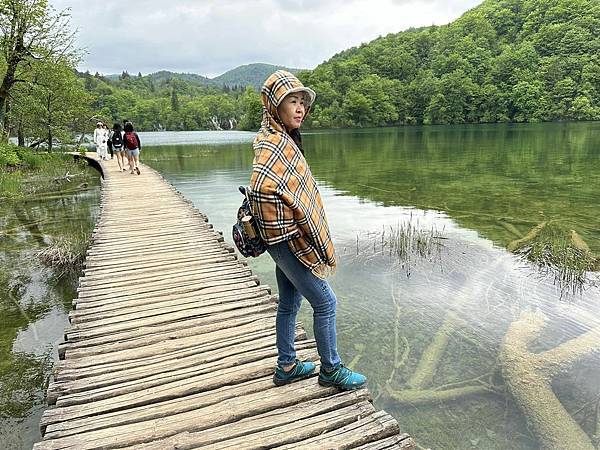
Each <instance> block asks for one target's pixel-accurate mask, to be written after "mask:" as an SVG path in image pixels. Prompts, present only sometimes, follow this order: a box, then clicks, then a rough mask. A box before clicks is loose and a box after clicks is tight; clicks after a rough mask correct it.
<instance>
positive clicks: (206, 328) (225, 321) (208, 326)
mask: <svg viewBox="0 0 600 450" xmlns="http://www.w3.org/2000/svg"><path fill="white" fill-rule="evenodd" d="M276 308H277V307H276V305H275V304H273V303H269V304H265V305H258V306H255V307H251V308H245V309H244V310H242V311H244V313H245V314H244V315H240V310H231V311H226V312H224V313H222V314H214V315H212V316H209V317H201V318H197V319H194V318H185V319H184V320H177V321H174V322H171V323H163V324H159V325H158V326H147V327H138V328H136V329H134V330H129V331H125V332H120V333H114V334H111V335H105V336H100V337H97V338H90V339H85V340H79V341H74V342H73V341H69V342H64V343H62V344H59V346H58V350H59V354H60V355H61V359H64V356H65V353H66V352H68V351H69V350H72V349H81V348H87V349H88V350H89V351H90V353H93V352H97V353H103V350H102V348H103V344H107V343H111V344H112V345H114V346H116V348H117V349H125V348H135V347H137V346H138V345H141V344H152V343H154V342H161V341H163V340H166V339H172V338H177V337H183V336H191V335H193V334H203V333H209V332H212V331H217V330H222V329H225V328H234V327H237V326H241V325H245V324H248V323H251V322H254V321H255V320H259V319H262V318H264V317H273V320H275V314H274V313H275V310H276ZM57 364H60V362H58V363H57Z"/></svg>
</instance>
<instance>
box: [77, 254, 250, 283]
mask: <svg viewBox="0 0 600 450" xmlns="http://www.w3.org/2000/svg"><path fill="white" fill-rule="evenodd" d="M240 264H242V265H243V264H245V261H238V260H237V259H236V258H235V257H232V258H230V259H229V261H218V262H214V263H212V264H206V263H205V262H198V261H197V260H195V261H184V262H174V261H171V262H170V263H169V265H168V267H165V266H160V265H159V266H153V267H150V268H147V269H140V268H138V269H132V270H130V271H125V270H123V271H121V270H119V271H117V272H115V271H105V273H99V272H98V271H90V273H89V274H87V275H84V276H83V277H81V279H82V280H83V281H84V282H85V286H88V285H90V284H95V283H111V282H113V281H114V282H119V281H123V280H131V282H132V283H133V282H135V281H137V280H138V279H144V278H148V277H152V276H154V275H160V274H162V273H171V272H172V271H177V270H199V271H203V270H215V269H216V270H219V269H221V268H227V267H236V266H238V265H240ZM133 274H135V277H132V276H131V275H133ZM82 286H83V285H82Z"/></svg>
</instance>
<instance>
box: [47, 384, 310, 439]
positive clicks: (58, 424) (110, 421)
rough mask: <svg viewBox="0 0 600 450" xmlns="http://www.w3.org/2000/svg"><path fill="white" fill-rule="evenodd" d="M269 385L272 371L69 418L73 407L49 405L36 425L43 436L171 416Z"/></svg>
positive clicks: (73, 432)
mask: <svg viewBox="0 0 600 450" xmlns="http://www.w3.org/2000/svg"><path fill="white" fill-rule="evenodd" d="M308 381H309V380H305V381H299V382H298V383H303V382H308ZM310 382H311V383H314V381H313V380H310ZM270 389H278V388H277V387H276V386H275V385H274V384H273V374H272V373H271V374H269V375H268V376H266V377H262V378H258V379H255V380H250V381H246V382H243V383H240V384H238V385H233V386H229V385H225V386H222V387H220V388H217V389H215V390H212V391H209V392H200V393H198V394H192V395H188V396H183V397H178V398H174V399H172V400H166V401H163V402H157V403H151V404H148V405H142V406H137V407H134V408H129V409H124V410H119V411H114V412H110V413H104V414H99V415H93V416H89V417H81V418H69V416H68V415H67V414H66V413H67V410H69V409H70V408H74V407H68V408H50V409H46V410H45V411H44V413H43V415H42V419H41V421H40V427H41V429H42V432H43V433H45V434H44V436H48V437H51V438H56V437H64V436H69V435H72V434H77V433H82V432H87V431H93V430H100V429H103V428H111V427H113V426H118V425H127V424H133V423H139V422H144V421H148V420H151V419H160V418H162V417H167V416H172V415H175V414H179V413H182V412H186V411H191V410H193V409H201V408H204V407H206V406H208V405H213V404H215V403H219V402H222V401H223V400H226V399H229V398H236V397H240V396H242V395H248V394H252V393H254V392H262V393H263V394H264V395H267V396H268V395H271V394H270V393H269V392H268V391H269V390H270Z"/></svg>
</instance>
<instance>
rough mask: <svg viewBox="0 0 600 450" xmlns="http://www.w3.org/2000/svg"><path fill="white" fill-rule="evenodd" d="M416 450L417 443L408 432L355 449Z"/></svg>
mask: <svg viewBox="0 0 600 450" xmlns="http://www.w3.org/2000/svg"><path fill="white" fill-rule="evenodd" d="M392 449H394V450H416V449H417V445H416V443H415V441H413V439H412V438H411V437H410V435H409V434H408V433H401V434H397V435H394V436H390V437H387V438H383V439H380V440H378V441H374V442H369V443H368V444H364V445H361V446H360V447H356V449H355V450H392Z"/></svg>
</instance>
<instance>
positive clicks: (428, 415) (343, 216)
mask: <svg viewBox="0 0 600 450" xmlns="http://www.w3.org/2000/svg"><path fill="white" fill-rule="evenodd" d="M214 135H215V134H214V133H213V134H212V135H211V133H204V134H202V133H198V134H196V144H189V143H185V142H186V141H189V140H191V139H193V138H192V137H190V136H189V135H186V134H176V135H171V136H170V133H166V134H164V133H163V135H158V134H153V135H146V136H143V135H142V139H145V142H146V143H147V144H146V147H145V149H144V153H143V160H144V162H145V163H147V164H149V165H151V166H152V167H153V168H155V169H157V170H158V171H160V172H161V173H162V174H163V175H164V176H165V177H166V179H167V180H168V181H170V182H171V183H172V184H174V185H175V186H176V187H177V189H179V190H180V191H181V192H182V193H183V194H184V195H185V196H186V197H187V198H190V199H191V200H192V201H193V202H194V204H195V205H196V206H197V207H198V208H199V209H200V210H201V211H203V212H205V213H206V214H207V215H208V217H209V220H210V221H211V222H212V223H213V224H214V225H215V228H216V229H219V230H222V231H223V232H224V235H225V238H226V239H227V240H229V242H231V237H230V229H231V225H232V220H233V218H234V216H235V212H236V210H237V207H238V206H239V203H240V202H241V195H240V194H239V193H238V191H237V186H239V185H242V184H247V183H248V180H249V175H250V170H251V165H252V158H253V153H252V149H251V145H250V142H251V140H252V138H253V136H254V135H253V134H252V133H222V134H220V135H219V139H220V140H221V141H222V142H221V143H219V144H217V145H216V144H214V143H212V142H210V141H211V140H212V137H211V136H214ZM303 137H304V146H305V150H306V157H307V160H308V162H309V164H310V165H311V168H312V170H313V173H314V175H315V177H316V178H317V180H318V182H319V185H320V189H321V192H322V195H323V200H324V203H325V208H326V210H327V214H328V217H329V222H330V226H331V229H332V233H333V236H334V240H335V244H336V249H337V252H338V256H339V269H338V271H337V273H336V275H335V276H334V277H333V278H332V279H331V283H332V285H333V288H334V290H335V292H336V294H337V296H338V301H339V306H338V339H339V342H338V346H339V351H340V353H341V355H342V357H343V359H344V360H345V362H346V363H348V364H351V365H352V367H354V368H355V369H357V370H359V371H362V372H364V373H365V374H366V375H367V376H368V377H369V388H370V389H371V391H372V393H373V396H374V398H375V405H376V406H377V407H378V408H383V409H385V410H386V411H388V412H390V413H391V414H392V415H394V416H395V417H396V418H397V419H398V421H399V423H400V426H401V428H402V430H403V431H406V432H409V433H411V434H412V435H414V436H415V437H416V438H417V439H418V441H419V443H420V444H421V445H423V446H425V447H431V448H434V449H470V448H477V449H508V448H511V449H535V448H539V447H540V443H539V441H538V440H537V439H536V437H535V436H534V435H533V434H532V433H531V432H530V430H529V428H528V426H527V422H526V419H525V417H524V416H523V414H522V413H521V411H520V409H519V408H518V407H517V406H516V405H515V403H514V401H513V400H512V398H511V395H510V394H509V393H507V392H506V390H505V382H504V380H503V377H502V367H501V365H500V364H499V362H498V353H499V349H500V346H501V342H502V339H503V337H504V335H505V334H506V332H507V330H508V328H509V326H510V324H511V323H512V322H513V321H515V320H517V319H518V317H519V314H520V312H521V311H523V310H528V309H539V310H541V311H543V312H544V314H546V316H547V317H548V322H547V325H546V327H545V328H544V329H543V330H542V332H541V333H540V335H539V337H538V338H537V339H536V340H535V342H534V345H533V347H534V348H532V351H540V350H544V349H549V348H552V347H555V346H556V345H558V344H560V343H562V342H566V341H568V340H570V339H572V338H575V337H576V336H578V335H580V334H582V333H583V332H585V331H586V330H589V329H590V328H592V327H598V326H599V325H600V314H599V312H600V292H599V290H598V287H595V286H593V285H589V286H588V287H587V289H586V290H584V292H583V293H582V294H576V295H563V296H562V298H561V295H560V292H559V289H557V287H556V286H555V285H554V280H553V278H552V277H550V276H543V275H540V274H539V272H538V271H537V270H536V269H535V268H534V267H533V266H532V265H531V264H529V263H526V262H523V261H521V260H520V259H518V258H517V257H515V256H514V255H512V254H511V253H509V252H507V251H506V250H505V247H506V245H507V244H508V243H509V242H510V241H512V240H514V239H517V238H518V237H521V236H522V235H524V234H525V233H527V231H528V230H529V229H531V228H532V227H534V226H535V225H537V224H538V223H540V222H542V221H544V220H550V219H552V220H558V221H560V222H561V223H562V224H563V225H565V226H567V227H569V228H572V229H574V230H576V231H577V232H578V233H579V234H580V235H581V236H582V238H583V239H584V240H585V241H586V242H587V243H588V245H589V246H590V247H591V249H592V251H594V252H596V254H599V253H600V202H599V201H598V194H599V193H600V124H599V123H575V124H539V125H538V124H534V125H479V126H451V127H414V128H413V127H410V128H399V129H392V128H387V129H367V130H343V131H322V132H313V133H311V132H307V133H305V134H304V136H303ZM173 139H180V140H181V141H182V142H183V143H181V144H178V145H167V146H160V147H151V144H152V142H157V143H165V142H169V141H172V140H173ZM203 140H207V141H208V142H206V143H202V141H203ZM406 223H411V224H412V226H414V227H416V228H418V229H422V230H424V231H428V230H432V229H434V230H437V232H438V233H441V234H442V235H443V237H444V239H443V240H442V241H441V242H442V247H441V249H440V250H439V251H438V252H435V254H434V255H433V256H432V257H429V258H420V257H416V256H413V257H411V258H410V261H408V262H405V263H404V266H402V264H401V263H400V262H398V261H394V260H392V259H391V258H390V257H389V254H388V253H387V252H385V251H384V252H383V254H382V252H381V249H380V246H381V244H380V236H381V235H380V233H381V232H382V230H383V229H388V230H389V227H392V228H393V227H395V226H397V225H398V224H406ZM507 224H508V225H507ZM357 237H358V244H357ZM249 263H250V265H251V267H252V269H253V270H254V272H255V273H256V274H257V275H259V277H260V278H261V280H262V282H263V283H264V284H268V285H270V286H272V287H273V289H274V290H275V291H276V289H277V288H276V282H275V279H274V266H273V263H272V261H271V260H270V258H269V257H268V256H266V255H265V256H262V257H260V258H258V259H253V260H250V261H249ZM407 274H410V276H407ZM590 280H591V281H593V280H594V277H593V275H592V276H590ZM306 303H307V302H305V305H304V306H303V308H302V310H301V313H300V320H301V321H302V322H303V323H304V324H305V326H306V328H307V329H309V330H310V328H311V310H310V307H309V306H308V305H307V304H306ZM449 313H450V314H454V315H455V317H459V318H460V319H461V320H460V324H457V325H456V326H455V327H453V328H452V331H451V332H450V333H448V339H447V345H445V346H444V347H442V356H441V358H440V360H439V364H438V365H437V367H436V368H435V369H432V370H430V371H429V372H430V373H431V378H430V380H429V381H428V382H427V384H426V385H425V386H424V389H425V390H427V391H428V392H429V391H436V390H440V389H449V388H453V387H460V386H473V385H479V386H488V387H489V386H493V388H491V390H492V391H493V392H487V393H483V394H478V395H472V396H465V397H461V398H458V399H455V400H452V401H437V400H436V401H430V402H424V403H421V402H412V403H406V402H401V401H399V400H398V399H396V398H395V397H394V396H393V395H391V394H390V393H389V392H390V390H391V391H396V392H402V391H403V390H406V389H407V388H408V384H410V382H411V376H412V375H413V374H414V373H415V371H417V367H418V364H419V361H420V359H421V358H422V356H423V353H424V351H425V350H426V349H427V347H428V346H429V345H430V343H431V342H433V340H434V339H435V338H436V336H437V337H438V338H439V337H440V335H443V333H440V332H439V330H440V327H441V325H442V324H443V323H444V321H445V320H446V319H447V317H448V314H449ZM309 333H310V331H309ZM599 347H600V342H599ZM553 389H554V392H555V393H556V395H557V396H558V398H559V399H560V400H561V402H562V403H563V405H564V406H565V408H566V409H567V411H569V412H570V413H571V414H573V415H574V417H575V419H576V421H577V422H578V423H579V424H580V426H581V427H582V428H583V429H584V430H585V431H586V432H587V433H588V434H589V435H590V436H592V435H593V434H594V433H595V432H596V431H595V426H596V425H595V423H596V422H595V420H596V417H595V414H596V413H595V412H594V408H595V406H596V403H594V402H590V401H589V399H594V398H595V399H596V400H598V399H599V398H600V397H599V396H600V360H599V359H598V356H597V354H596V357H588V358H583V359H582V360H581V361H579V362H578V363H577V364H576V365H575V366H574V367H573V368H572V369H571V370H569V371H567V372H566V373H564V374H562V375H560V376H559V377H556V378H555V379H554V382H553Z"/></svg>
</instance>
